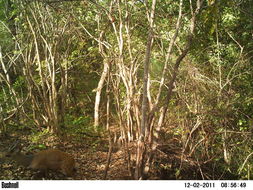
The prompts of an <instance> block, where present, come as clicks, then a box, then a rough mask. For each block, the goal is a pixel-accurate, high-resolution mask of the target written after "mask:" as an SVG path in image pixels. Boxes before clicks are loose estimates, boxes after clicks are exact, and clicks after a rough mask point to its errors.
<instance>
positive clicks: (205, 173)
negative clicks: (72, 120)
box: [0, 135, 234, 180]
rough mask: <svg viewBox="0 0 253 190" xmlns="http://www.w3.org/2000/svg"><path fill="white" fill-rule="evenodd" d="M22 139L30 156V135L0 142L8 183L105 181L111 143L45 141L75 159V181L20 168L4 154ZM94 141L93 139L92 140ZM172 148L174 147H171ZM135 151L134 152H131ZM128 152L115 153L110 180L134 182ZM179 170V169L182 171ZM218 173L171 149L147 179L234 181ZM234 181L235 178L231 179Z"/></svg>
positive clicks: (0, 167) (0, 163) (0, 175)
mask: <svg viewBox="0 0 253 190" xmlns="http://www.w3.org/2000/svg"><path fill="white" fill-rule="evenodd" d="M16 139H19V140H20V141H21V145H22V147H23V148H22V152H23V153H27V150H29V149H31V140H28V136H27V135H23V136H20V135H18V136H17V135H11V136H9V137H8V138H6V137H5V138H1V141H0V179H5V180H29V179H36V180H38V179H39V180H40V179H53V180H59V179H75V180H103V179H104V174H105V167H106V164H107V156H108V147H107V146H106V145H107V144H108V142H107V141H106V140H104V141H100V142H98V143H95V144H94V143H93V144H92V143H91V141H88V140H87V139H86V140H85V139H84V140H82V141H80V140H79V142H78V143H77V142H74V141H72V140H70V139H64V140H63V139H59V138H57V137H53V136H49V137H46V138H43V142H40V143H41V144H43V145H46V147H47V148H49V147H50V148H57V149H59V150H62V151H64V152H67V153H69V154H71V155H73V156H74V158H75V161H76V174H75V176H74V178H69V177H66V176H64V175H63V174H62V173H60V172H55V171H49V173H48V175H47V176H46V177H45V176H39V175H37V174H38V172H37V171H33V170H30V169H28V168H25V167H23V166H20V165H18V164H17V163H16V162H15V161H14V160H12V159H11V158H8V157H6V156H4V155H5V153H6V152H7V151H8V149H9V148H10V147H11V145H13V143H14V142H15V141H16ZM93 142H94V139H93ZM169 146H170V147H171V145H169ZM133 151H135V150H132V152H133ZM126 163H127V162H126V159H125V153H124V151H123V150H121V149H117V150H115V151H113V153H112V157H111V162H110V167H109V170H108V173H107V178H106V179H107V180H129V179H131V177H130V175H129V172H128V170H127V164H126ZM179 168H180V170H179ZM224 174H225V173H223V174H222V172H221V173H218V172H217V170H216V169H214V168H211V167H210V165H202V166H201V165H199V164H196V163H195V162H193V161H191V160H190V159H185V160H183V161H182V157H181V150H174V151H173V150H171V149H170V148H168V147H165V148H163V149H160V150H159V149H158V151H157V153H156V155H155V162H154V163H153V168H152V169H151V172H150V176H149V177H148V178H147V179H150V180H155V179H156V180H157V179H159V180H161V179H174V180H175V179H231V177H229V176H228V177H226V176H225V175H224ZM232 178H234V177H232Z"/></svg>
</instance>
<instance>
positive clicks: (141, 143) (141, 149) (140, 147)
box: [135, 0, 156, 179]
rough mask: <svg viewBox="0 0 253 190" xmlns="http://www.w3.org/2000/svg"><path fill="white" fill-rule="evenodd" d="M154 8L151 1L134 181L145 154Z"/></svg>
mask: <svg viewBox="0 0 253 190" xmlns="http://www.w3.org/2000/svg"><path fill="white" fill-rule="evenodd" d="M155 6H156V0H153V1H152V7H151V13H150V17H149V34H148V41H147V46H146V54H145V60H144V74H143V98H142V116H141V134H140V137H139V139H138V144H137V156H136V168H135V179H143V166H144V157H145V153H146V147H145V140H146V138H145V137H146V136H145V132H146V130H147V128H148V126H147V114H148V111H149V110H148V76H149V65H150V56H151V49H152V42H153V30H154V29H153V27H154V16H155Z"/></svg>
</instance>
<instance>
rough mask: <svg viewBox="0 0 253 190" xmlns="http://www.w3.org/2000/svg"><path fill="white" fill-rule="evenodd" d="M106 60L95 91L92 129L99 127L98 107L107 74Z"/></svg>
mask: <svg viewBox="0 0 253 190" xmlns="http://www.w3.org/2000/svg"><path fill="white" fill-rule="evenodd" d="M108 68H109V66H108V60H107V59H105V60H104V69H103V72H102V74H101V77H100V80H99V82H98V87H97V89H96V99H95V106H94V127H97V126H98V125H99V105H100V99H101V93H102V88H103V86H104V82H105V78H106V76H107V73H108Z"/></svg>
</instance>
